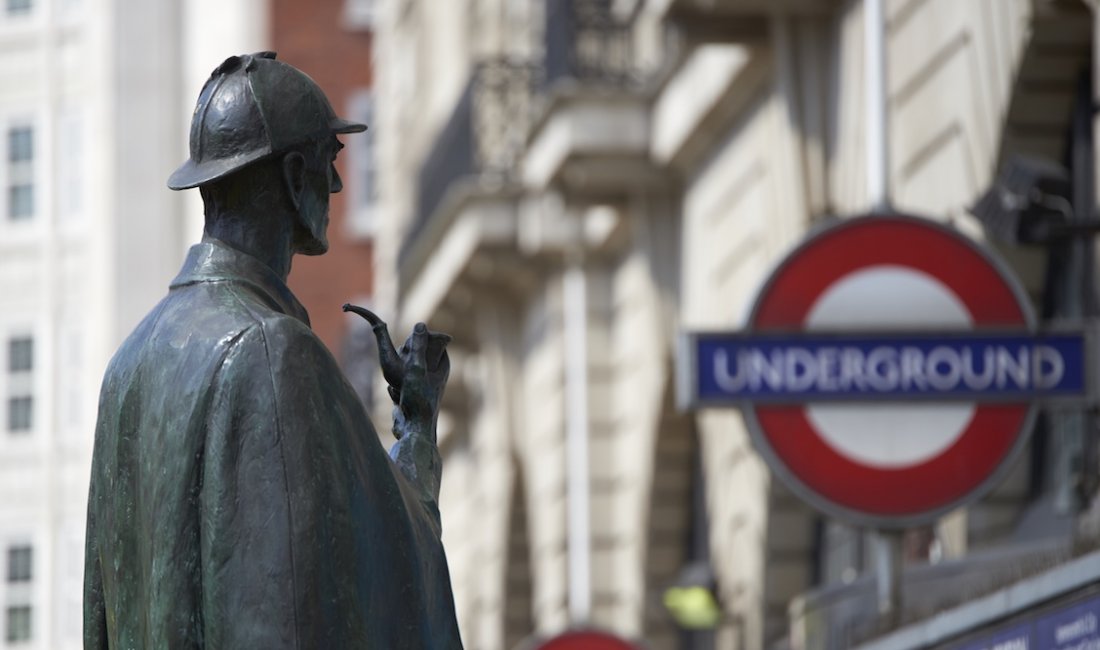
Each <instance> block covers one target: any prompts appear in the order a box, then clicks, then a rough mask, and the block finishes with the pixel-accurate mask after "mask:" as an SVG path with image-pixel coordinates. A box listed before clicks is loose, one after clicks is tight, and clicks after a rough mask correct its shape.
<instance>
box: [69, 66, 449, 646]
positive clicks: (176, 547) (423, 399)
mask: <svg viewBox="0 0 1100 650" xmlns="http://www.w3.org/2000/svg"><path fill="white" fill-rule="evenodd" d="M303 79H304V81H303ZM287 91H293V92H295V93H296V95H295V97H293V98H284V97H281V96H279V93H281V92H287ZM303 93H305V94H310V96H309V97H302V96H300V95H302V94H303ZM272 94H274V96H271V95H272ZM283 100H286V101H283ZM280 102H282V103H280ZM275 104H279V105H280V108H279V110H278V111H275V110H271V109H270V108H269V107H270V106H273V105H275ZM215 113H216V114H215ZM194 119H195V122H196V124H195V126H193V129H192V142H191V149H192V157H191V160H189V161H188V163H186V164H185V165H184V166H182V167H181V168H180V170H178V171H177V172H176V174H173V177H172V179H171V181H170V184H171V185H172V186H173V187H174V188H183V187H194V186H197V187H200V188H201V189H202V191H203V199H204V201H205V204H206V217H207V219H206V233H205V235H204V238H203V241H202V242H201V243H199V244H197V245H196V246H194V247H193V248H192V249H191V251H190V253H189V254H188V256H187V260H186V261H185V263H184V265H183V269H182V270H181V271H180V274H179V275H178V276H177V277H176V279H175V280H174V281H173V282H172V284H171V287H170V290H169V292H168V295H167V296H166V297H165V298H164V299H163V300H162V301H161V302H160V304H158V305H157V306H156V307H155V308H154V309H153V311H152V312H151V313H150V314H149V315H148V316H147V317H146V318H145V319H144V320H143V321H142V323H141V324H140V325H139V326H138V327H137V329H136V330H134V332H133V333H132V334H131V335H130V336H129V338H127V340H126V341H125V342H124V343H123V345H122V347H121V348H120V349H119V351H118V352H117V353H116V355H115V357H114V358H113V359H112V361H111V364H110V366H109V368H108V370H107V373H106V377H105V378H104V382H103V387H102V392H101V396H100V405H99V420H98V423H97V426H96V441H95V452H94V460H93V467H92V480H91V491H90V495H89V502H88V535H87V551H86V564H85V600H84V615H85V621H84V626H85V647H86V648H385V649H395V648H460V647H461V641H460V638H459V634H458V627H457V623H456V620H455V613H454V602H453V597H452V594H451V586H450V578H449V576H448V571H447V563H446V558H445V556H444V552H443V547H442V544H441V543H440V520H439V510H438V506H437V499H438V495H439V480H440V472H441V463H440V457H439V452H438V450H437V448H436V439H435V435H436V434H435V432H436V420H437V417H438V409H439V399H440V397H441V394H442V391H443V388H444V386H445V384H446V381H447V375H448V372H449V360H448V357H447V354H446V349H445V345H446V342H447V340H448V339H447V337H446V336H445V335H440V334H433V333H431V332H429V331H428V330H427V328H426V327H424V326H423V325H418V326H417V327H416V328H415V330H414V332H413V333H412V335H411V336H410V337H409V339H408V341H407V342H406V343H405V345H404V346H402V348H401V350H400V352H398V351H397V350H393V349H392V344H390V343H389V338H388V335H387V334H386V333H385V327H384V324H382V326H381V327H379V326H378V323H380V321H378V322H377V323H376V322H374V321H372V324H375V332H376V334H378V336H379V340H380V345H383V346H389V348H390V350H389V352H390V354H389V356H388V357H387V362H386V363H387V367H386V377H387V380H388V381H389V383H390V388H391V391H390V394H391V396H392V397H393V398H394V402H395V406H394V424H393V430H394V433H395V434H396V435H397V436H398V438H399V441H398V442H397V443H396V444H395V445H394V447H393V449H392V450H391V452H390V454H387V453H386V451H385V449H384V448H383V447H382V445H381V443H380V442H379V439H378V436H377V434H376V433H375V430H374V428H373V426H372V425H371V422H370V420H369V419H368V417H367V414H366V412H365V411H364V409H363V406H362V404H361V403H360V401H359V399H358V397H357V396H356V394H355V392H354V391H353V390H352V388H351V386H350V385H349V384H348V382H347V380H346V379H345V378H344V376H343V374H342V373H341V371H340V369H339V367H338V366H337V364H336V362H335V360H334V359H333V357H332V355H331V354H330V353H329V352H328V350H327V349H326V348H325V347H324V345H322V344H321V342H320V341H319V340H318V339H317V337H316V336H315V335H314V334H313V332H312V330H311V329H310V327H309V318H308V315H307V314H306V312H305V309H304V308H303V307H302V306H301V304H299V302H298V301H297V300H296V299H295V297H294V296H293V294H292V293H291V292H290V290H289V289H288V288H287V286H286V284H285V281H286V277H287V274H288V273H289V271H290V261H291V258H292V256H293V255H294V254H296V253H304V254H320V253H323V252H324V251H325V250H326V249H327V240H326V238H325V228H326V226H327V222H328V195H329V193H330V192H335V191H339V189H340V187H341V186H340V179H339V176H337V175H336V173H335V169H334V168H333V167H332V164H331V162H332V160H333V159H334V158H335V155H336V152H337V151H338V150H339V146H340V145H339V143H338V142H337V141H336V138H335V137H334V134H336V133H351V132H355V131H361V130H362V128H363V127H362V125H356V124H353V123H350V122H346V121H344V120H340V119H339V118H336V117H335V115H334V114H333V112H332V109H331V107H330V106H329V104H328V101H327V100H326V99H325V98H324V95H323V94H322V93H321V91H320V89H318V88H317V87H316V85H315V84H313V82H312V81H309V80H308V77H305V75H302V74H301V73H300V72H298V71H297V70H294V69H293V68H291V67H290V66H288V65H286V64H283V63H282V62H277V61H275V60H274V55H272V54H270V53H264V54H260V55H252V56H243V57H232V58H230V59H228V60H227V61H226V62H225V63H224V64H222V66H219V68H218V69H217V70H215V71H214V74H213V75H212V76H211V79H210V81H208V82H207V85H206V87H205V88H204V89H203V92H202V94H201V95H200V98H199V106H198V107H197V108H196V113H195V118H194ZM286 120H291V121H293V125H292V127H293V128H291V127H289V126H287V125H285V124H282V122H283V121H286ZM314 127H316V128H314ZM265 147H266V148H265ZM256 152H259V153H256ZM356 311H360V313H362V311H365V310H356ZM367 313H368V314H369V312H367ZM364 315H366V314H364ZM370 317H372V318H374V319H375V321H376V320H377V318H376V317H374V316H373V314H370Z"/></svg>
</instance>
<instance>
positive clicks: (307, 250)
mask: <svg viewBox="0 0 1100 650" xmlns="http://www.w3.org/2000/svg"><path fill="white" fill-rule="evenodd" d="M298 252H299V253H300V254H302V255H324V254H325V253H327V252H328V242H327V241H326V242H313V243H310V244H308V245H306V246H303V247H302V248H300V249H298Z"/></svg>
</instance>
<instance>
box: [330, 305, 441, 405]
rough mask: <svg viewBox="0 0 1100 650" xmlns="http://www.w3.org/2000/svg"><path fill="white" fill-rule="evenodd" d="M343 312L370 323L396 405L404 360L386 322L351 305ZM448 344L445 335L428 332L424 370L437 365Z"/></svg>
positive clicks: (403, 375)
mask: <svg viewBox="0 0 1100 650" xmlns="http://www.w3.org/2000/svg"><path fill="white" fill-rule="evenodd" d="M344 311H346V312H348V311H350V312H352V313H353V314H359V315H360V316H362V317H363V318H364V319H365V320H366V321H367V322H368V323H370V325H371V329H372V330H374V337H375V338H376V339H378V360H379V361H380V362H381V364H382V376H383V377H385V378H386V383H388V384H389V385H390V390H389V393H390V398H391V399H393V401H394V403H395V404H396V403H397V402H398V401H399V396H400V394H401V386H402V385H404V383H405V360H404V359H403V358H402V355H401V354H399V353H398V351H397V348H395V347H394V345H393V340H391V339H390V333H389V329H388V328H387V327H386V322H385V321H383V320H382V319H381V318H379V317H378V316H377V315H376V314H375V313H374V312H372V311H371V310H369V309H366V308H364V307H359V306H357V305H353V304H351V303H345V304H344ZM450 342H451V337H450V336H448V335H446V334H440V333H438V332H428V349H427V350H426V356H427V358H426V359H425V362H426V363H427V366H428V367H427V368H426V370H428V371H432V370H434V369H435V368H436V367H437V366H438V365H439V362H440V360H441V359H442V358H443V354H444V353H445V352H446V347H447V344H448V343H450ZM402 351H403V352H407V350H406V348H405V347H402Z"/></svg>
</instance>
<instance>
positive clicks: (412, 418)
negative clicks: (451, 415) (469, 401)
mask: <svg viewBox="0 0 1100 650" xmlns="http://www.w3.org/2000/svg"><path fill="white" fill-rule="evenodd" d="M450 340H451V337H449V336H447V335H446V334H439V333H436V332H429V331H428V327H427V326H426V325H425V324H424V323H417V324H416V327H414V328H413V332H412V334H410V335H409V338H408V339H407V340H406V341H405V344H404V345H403V346H401V350H400V352H399V354H400V356H401V360H402V362H403V364H404V368H403V373H402V374H403V378H402V382H401V387H400V389H397V388H395V387H393V386H392V385H391V386H390V397H392V398H395V400H394V401H395V402H396V406H395V407H394V409H393V434H394V436H396V437H397V438H398V439H400V438H402V437H404V436H405V435H407V434H410V433H419V434H422V435H425V436H427V437H429V438H430V439H431V440H432V442H435V437H436V430H435V429H436V421H437V419H438V418H439V403H440V400H441V399H442V397H443V390H444V388H445V387H446V385H447V377H448V376H449V375H450V372H451V360H450V357H448V356H447V347H446V346H447V343H448V342H449V341H450ZM395 393H397V394H396V395H395Z"/></svg>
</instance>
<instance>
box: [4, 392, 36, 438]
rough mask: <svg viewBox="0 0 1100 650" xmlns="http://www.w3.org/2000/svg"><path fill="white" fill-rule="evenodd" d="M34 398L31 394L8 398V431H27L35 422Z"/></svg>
mask: <svg viewBox="0 0 1100 650" xmlns="http://www.w3.org/2000/svg"><path fill="white" fill-rule="evenodd" d="M33 411H34V398H33V397H29V396H24V397H11V398H8V431H11V432H12V433H26V432H28V431H30V430H31V425H32V424H33V421H32V417H31V413H32V412H33Z"/></svg>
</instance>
